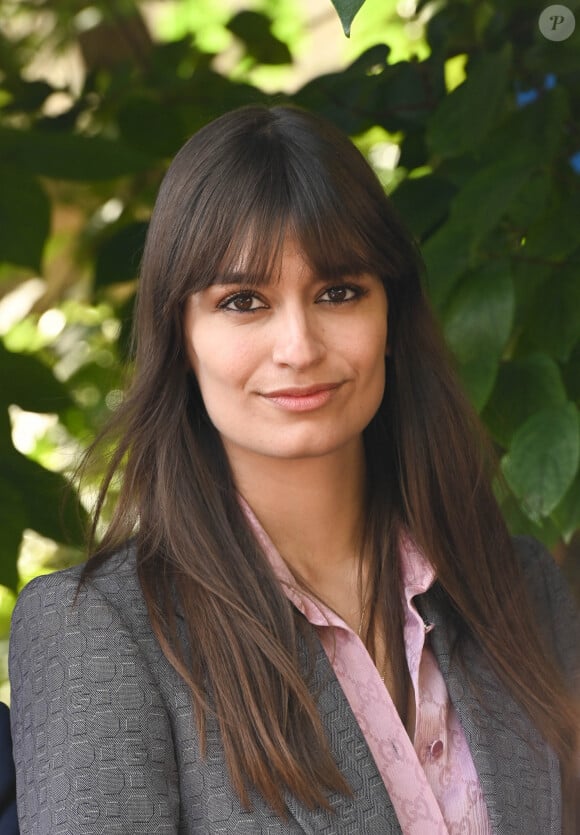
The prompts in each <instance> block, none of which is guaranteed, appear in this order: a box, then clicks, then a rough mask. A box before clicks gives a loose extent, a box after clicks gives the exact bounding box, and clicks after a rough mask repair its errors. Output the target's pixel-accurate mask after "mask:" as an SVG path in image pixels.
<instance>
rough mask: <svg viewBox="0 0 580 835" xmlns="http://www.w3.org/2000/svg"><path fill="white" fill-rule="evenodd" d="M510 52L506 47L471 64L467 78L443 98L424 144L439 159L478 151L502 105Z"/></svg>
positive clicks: (509, 48)
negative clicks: (427, 145) (426, 143)
mask: <svg viewBox="0 0 580 835" xmlns="http://www.w3.org/2000/svg"><path fill="white" fill-rule="evenodd" d="M511 60H512V50H511V47H510V46H509V44H506V46H504V47H503V49H502V50H501V51H499V52H497V53H487V54H482V55H480V56H479V58H478V59H477V60H473V63H472V64H471V63H470V66H469V70H468V76H467V78H466V79H465V81H464V82H463V84H460V85H459V87H456V88H455V90H453V91H452V92H451V93H450V94H449V95H448V96H446V97H445V98H444V99H443V100H442V102H441V104H440V105H439V107H438V108H437V110H436V111H435V113H434V114H433V117H432V119H431V122H430V124H429V127H428V131H427V141H428V144H429V146H430V147H431V150H432V151H433V153H434V154H436V155H437V156H440V157H450V156H457V155H459V154H462V153H464V152H465V151H471V150H474V149H476V148H478V147H479V146H480V145H481V144H482V143H483V141H484V140H485V138H486V136H487V135H488V133H489V132H490V130H491V128H492V127H493V125H494V123H495V121H496V119H497V118H498V115H499V114H500V112H501V110H502V107H503V105H504V102H505V97H506V91H507V88H508V83H509V70H510V66H511Z"/></svg>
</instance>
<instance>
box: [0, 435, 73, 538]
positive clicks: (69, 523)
mask: <svg viewBox="0 0 580 835" xmlns="http://www.w3.org/2000/svg"><path fill="white" fill-rule="evenodd" d="M2 475H3V480H4V481H5V483H7V484H9V485H10V486H11V487H12V488H14V490H15V492H16V493H17V494H18V496H19V497H20V508H21V515H22V518H23V519H25V521H26V524H25V526H24V527H27V528H32V529H33V530H35V531H37V532H38V533H40V534H41V535H42V536H46V537H49V538H50V539H54V540H55V541H56V542H68V543H70V544H75V545H80V544H81V543H82V542H83V540H84V535H85V528H84V524H85V521H86V513H85V511H84V510H83V509H82V506H81V504H80V502H79V500H78V499H77V497H76V496H75V494H74V491H73V490H72V488H71V487H70V485H69V483H68V482H67V480H66V479H65V478H64V476H62V475H61V474H60V473H54V472H51V471H50V470H46V469H45V468H44V467H41V466H40V464H37V463H36V462H35V461H31V460H30V459H29V458H26V457H25V456H24V455H21V454H20V453H19V452H17V451H16V450H15V449H13V450H12V451H8V452H7V451H3V462H2ZM3 515H4V510H3ZM3 524H4V523H3ZM3 524H2V525H0V527H2V526H3Z"/></svg>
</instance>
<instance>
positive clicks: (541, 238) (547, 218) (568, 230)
mask: <svg viewBox="0 0 580 835" xmlns="http://www.w3.org/2000/svg"><path fill="white" fill-rule="evenodd" d="M578 217H580V193H577V192H576V193H573V194H572V195H571V196H570V197H568V198H567V199H566V200H564V201H563V202H562V203H560V205H558V206H557V207H556V208H554V209H552V210H551V211H549V212H548V213H547V214H544V215H543V216H542V217H541V218H540V219H539V220H538V221H537V222H536V223H534V224H533V225H532V226H530V228H529V229H528V231H527V232H526V243H525V246H524V247H523V248H522V255H523V256H524V257H526V258H535V257H540V258H543V259H548V258H551V259H564V258H567V257H568V256H569V255H570V254H571V253H573V252H574V251H575V250H576V249H577V248H578Z"/></svg>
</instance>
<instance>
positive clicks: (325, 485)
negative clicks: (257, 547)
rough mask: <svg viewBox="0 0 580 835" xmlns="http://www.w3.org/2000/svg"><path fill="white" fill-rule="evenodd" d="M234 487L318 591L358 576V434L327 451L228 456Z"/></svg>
mask: <svg viewBox="0 0 580 835" xmlns="http://www.w3.org/2000/svg"><path fill="white" fill-rule="evenodd" d="M230 463H231V465H232V469H233V471H234V477H235V480H236V484H237V487H238V490H239V492H240V493H241V495H242V496H243V497H244V499H245V500H246V501H247V502H248V504H249V505H250V507H251V508H252V510H253V511H254V513H255V515H256V516H257V518H258V520H259V521H260V524H261V525H262V527H263V528H264V530H265V531H266V532H267V534H268V536H269V537H270V539H271V540H272V542H273V543H274V545H275V546H276V548H277V549H278V551H279V552H280V554H281V555H282V557H283V558H284V560H285V561H286V562H287V563H288V565H289V566H290V569H291V570H293V571H294V572H295V573H296V574H297V575H299V576H300V577H302V578H303V579H304V580H305V581H306V582H307V583H308V584H309V585H311V586H312V587H313V588H317V589H320V590H321V591H322V590H324V589H325V588H327V587H331V586H332V585H333V583H334V582H336V578H338V577H344V576H345V573H349V574H352V577H353V579H354V578H355V577H356V575H357V571H358V567H359V564H360V547H361V539H362V531H363V525H364V506H365V462H364V449H363V445H362V439H358V440H357V442H356V443H355V444H352V445H351V446H349V447H348V448H345V449H344V450H341V451H339V453H334V454H332V455H328V456H323V457H320V458H311V459H299V460H287V459H282V460H281V459H275V458H272V459H269V458H262V459H260V460H259V461H256V460H255V459H254V460H252V461H242V460H240V459H239V458H236V457H235V456H234V457H232V456H230Z"/></svg>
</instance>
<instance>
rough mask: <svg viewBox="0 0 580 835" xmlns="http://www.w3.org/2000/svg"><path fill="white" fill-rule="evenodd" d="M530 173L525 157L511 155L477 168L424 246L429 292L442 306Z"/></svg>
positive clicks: (438, 305) (437, 304)
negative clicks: (445, 220)
mask: <svg viewBox="0 0 580 835" xmlns="http://www.w3.org/2000/svg"><path fill="white" fill-rule="evenodd" d="M529 176H530V166H529V163H528V162H527V161H526V160H519V161H514V160H513V159H512V158H511V157H510V156H508V157H506V158H504V159H499V160H498V161H497V162H495V163H493V164H492V165H489V166H487V167H486V168H483V169H481V170H479V171H477V172H476V173H475V174H474V175H473V176H472V177H471V178H469V179H468V180H467V182H466V183H465V184H464V186H463V187H462V188H461V190H460V191H459V192H458V193H457V195H456V197H455V198H454V199H453V201H452V204H451V213H450V216H449V220H448V221H447V222H446V223H445V224H444V225H443V226H442V227H440V228H439V229H438V230H437V232H435V234H434V235H432V236H431V237H430V238H429V239H428V240H427V242H426V243H425V245H424V247H423V256H424V258H425V262H426V264H427V269H428V275H429V284H428V287H429V293H430V295H431V299H432V301H433V303H434V304H435V306H436V307H440V306H441V305H442V304H443V303H444V301H445V299H446V298H447V296H448V295H449V292H450V290H451V289H452V287H453V285H454V284H455V282H456V280H457V278H458V277H459V275H461V273H462V272H463V271H464V270H465V269H467V267H468V266H470V265H471V264H473V263H475V261H476V255H477V252H478V249H479V247H480V245H481V244H482V242H483V241H484V240H485V238H486V237H487V236H488V235H489V234H490V233H491V232H492V231H493V230H494V229H495V227H496V226H497V225H498V224H499V222H500V220H501V219H502V218H503V216H504V215H505V214H506V212H507V211H508V209H509V207H510V205H511V202H512V201H513V200H514V198H515V197H516V195H517V194H518V192H519V190H520V189H521V188H522V186H523V185H524V183H525V182H526V181H527V179H528V177H529Z"/></svg>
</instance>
